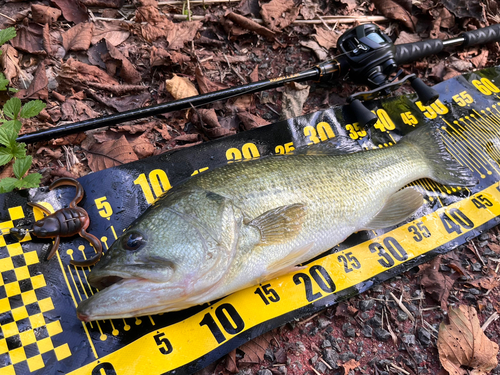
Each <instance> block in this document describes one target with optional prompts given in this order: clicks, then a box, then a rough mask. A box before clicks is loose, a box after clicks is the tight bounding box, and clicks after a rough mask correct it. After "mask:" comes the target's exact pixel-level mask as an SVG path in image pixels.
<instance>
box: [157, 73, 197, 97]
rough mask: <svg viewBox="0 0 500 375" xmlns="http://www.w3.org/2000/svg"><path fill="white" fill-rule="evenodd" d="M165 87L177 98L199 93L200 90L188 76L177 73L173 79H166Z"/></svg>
mask: <svg viewBox="0 0 500 375" xmlns="http://www.w3.org/2000/svg"><path fill="white" fill-rule="evenodd" d="M165 88H166V89H167V91H168V92H169V93H170V94H171V95H172V96H173V97H174V99H175V100H178V99H184V98H189V97H191V96H195V95H198V90H196V87H195V86H194V84H193V83H192V82H191V81H190V80H189V79H188V78H185V77H179V76H178V75H177V74H175V73H174V76H173V77H172V79H167V80H166V81H165Z"/></svg>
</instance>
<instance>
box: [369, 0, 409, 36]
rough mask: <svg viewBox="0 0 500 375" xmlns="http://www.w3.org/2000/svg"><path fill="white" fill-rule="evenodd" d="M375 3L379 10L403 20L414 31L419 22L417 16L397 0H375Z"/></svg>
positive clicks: (385, 14)
mask: <svg viewBox="0 0 500 375" xmlns="http://www.w3.org/2000/svg"><path fill="white" fill-rule="evenodd" d="M373 4H375V7H376V8H377V10H378V11H379V12H380V13H382V14H383V15H384V16H386V17H387V18H391V19H395V20H398V21H401V22H402V23H403V24H404V25H405V26H406V27H407V28H408V29H410V30H411V31H412V32H413V31H415V25H416V23H417V21H416V18H415V17H413V16H412V15H411V14H410V12H408V10H406V9H405V8H404V7H403V6H402V5H400V4H398V3H397V2H396V1H394V0H373Z"/></svg>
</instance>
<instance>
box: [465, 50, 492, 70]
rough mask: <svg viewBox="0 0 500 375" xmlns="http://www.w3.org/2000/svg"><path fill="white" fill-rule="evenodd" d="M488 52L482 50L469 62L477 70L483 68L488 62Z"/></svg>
mask: <svg viewBox="0 0 500 375" xmlns="http://www.w3.org/2000/svg"><path fill="white" fill-rule="evenodd" d="M489 52H490V51H489V50H488V49H487V48H483V49H482V50H481V53H480V54H479V55H477V56H476V57H473V58H472V59H470V62H471V63H472V64H474V66H475V67H476V68H478V69H480V68H483V67H485V66H486V63H487V62H488V55H489Z"/></svg>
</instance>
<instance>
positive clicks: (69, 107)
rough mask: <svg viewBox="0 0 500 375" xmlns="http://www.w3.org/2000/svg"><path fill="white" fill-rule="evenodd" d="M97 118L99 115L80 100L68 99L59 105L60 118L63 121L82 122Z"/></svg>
mask: <svg viewBox="0 0 500 375" xmlns="http://www.w3.org/2000/svg"><path fill="white" fill-rule="evenodd" d="M98 116H99V113H98V112H96V111H94V110H93V109H92V108H91V107H90V106H89V105H87V104H86V103H85V102H84V101H82V100H75V99H71V98H70V99H67V100H66V101H64V103H62V104H61V118H62V119H63V120H65V121H73V122H75V121H83V120H88V119H91V118H96V117H98Z"/></svg>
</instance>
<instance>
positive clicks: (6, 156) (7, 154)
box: [0, 147, 14, 165]
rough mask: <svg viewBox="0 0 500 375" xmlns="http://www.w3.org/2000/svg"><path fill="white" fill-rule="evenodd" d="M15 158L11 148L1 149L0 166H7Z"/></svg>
mask: <svg viewBox="0 0 500 375" xmlns="http://www.w3.org/2000/svg"><path fill="white" fill-rule="evenodd" d="M13 157H14V156H13V155H12V152H11V150H10V148H6V147H0V165H5V164H7V163H8V162H9V161H11V160H12V158H13Z"/></svg>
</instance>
